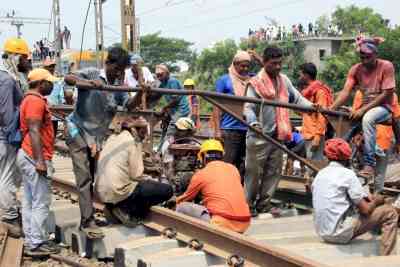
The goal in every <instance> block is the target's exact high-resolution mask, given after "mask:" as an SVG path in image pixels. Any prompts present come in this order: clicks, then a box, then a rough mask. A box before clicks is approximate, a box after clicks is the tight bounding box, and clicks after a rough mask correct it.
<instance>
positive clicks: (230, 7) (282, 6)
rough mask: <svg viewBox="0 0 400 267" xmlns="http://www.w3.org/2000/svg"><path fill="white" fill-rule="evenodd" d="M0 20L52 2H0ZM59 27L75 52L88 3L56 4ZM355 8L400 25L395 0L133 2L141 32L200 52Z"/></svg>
mask: <svg viewBox="0 0 400 267" xmlns="http://www.w3.org/2000/svg"><path fill="white" fill-rule="evenodd" d="M1 1H2V2H3V3H1V5H0V16H5V15H6V13H7V12H9V13H11V11H12V10H15V12H16V15H18V16H23V17H40V18H50V14H51V2H52V1H51V0H35V1H32V0H12V1H6V0H1ZM59 1H60V6H61V25H62V26H64V25H66V26H67V27H68V28H70V30H71V32H72V39H71V43H72V47H73V48H79V47H80V42H81V34H82V27H83V23H84V18H85V13H86V9H87V6H88V3H89V0H59ZM350 4H355V5H357V6H361V7H371V8H373V9H374V10H375V11H377V12H378V13H380V14H382V15H383V16H384V17H385V18H388V19H390V21H391V23H392V24H400V17H399V16H398V10H399V9H400V1H399V0H341V1H338V0H269V1H266V0H248V1H245V0H147V1H144V0H136V5H137V6H136V13H137V16H138V17H139V19H140V33H141V34H142V35H143V34H149V33H155V32H158V31H160V32H161V34H162V35H163V36H167V37H178V38H184V39H186V40H188V41H190V42H193V43H194V46H193V48H195V49H197V50H201V49H203V48H206V47H209V46H211V45H212V44H213V43H215V42H217V41H220V40H223V39H226V38H233V39H235V40H239V39H240V37H244V36H246V35H247V32H248V30H249V28H253V29H255V28H259V27H261V26H265V25H266V24H267V20H266V17H267V18H272V19H275V20H276V21H278V22H279V23H280V24H283V25H286V26H287V27H290V25H293V24H297V23H302V24H303V25H307V24H308V23H309V22H310V21H311V22H314V21H315V20H316V19H317V18H318V17H319V16H321V15H324V14H327V15H328V14H330V13H332V12H333V11H334V9H335V7H337V6H338V5H340V6H348V5H350ZM119 5H120V1H119V0H107V2H106V3H105V4H104V6H103V12H104V41H105V45H106V46H107V45H110V44H113V43H115V42H120V9H119V8H120V7H119ZM94 28H95V25H94V8H93V5H92V6H91V9H90V13H89V17H88V21H87V26H86V33H85V37H84V48H94V46H95V33H94ZM22 33H23V37H24V38H25V39H27V41H28V42H29V43H30V44H31V45H32V44H33V43H34V41H36V40H39V39H41V38H43V37H47V36H48V35H49V33H50V40H51V39H52V38H53V36H52V28H51V27H49V26H48V25H37V24H27V25H25V26H24V27H23V28H22ZM15 35H16V29H15V27H12V26H11V25H9V24H5V23H1V22H0V46H1V44H3V42H4V40H5V39H6V38H7V37H11V36H15Z"/></svg>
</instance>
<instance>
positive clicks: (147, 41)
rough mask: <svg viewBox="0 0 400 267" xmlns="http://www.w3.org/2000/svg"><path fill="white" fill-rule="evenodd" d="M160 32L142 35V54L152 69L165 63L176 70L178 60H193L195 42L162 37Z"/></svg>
mask: <svg viewBox="0 0 400 267" xmlns="http://www.w3.org/2000/svg"><path fill="white" fill-rule="evenodd" d="M160 34H161V33H160V32H157V33H153V34H147V35H143V36H142V37H140V45H141V49H140V50H141V51H140V52H141V55H142V57H143V59H144V61H145V62H146V64H148V65H149V66H150V68H151V69H152V70H154V67H155V65H157V64H160V63H164V64H166V65H168V66H169V67H170V68H171V70H172V71H176V70H177V67H176V66H175V65H174V64H175V63H176V62H178V61H185V62H189V63H191V62H193V60H194V58H195V52H194V51H192V50H191V49H190V47H191V46H192V45H193V43H190V42H188V41H185V40H183V39H178V38H167V37H161V36H160Z"/></svg>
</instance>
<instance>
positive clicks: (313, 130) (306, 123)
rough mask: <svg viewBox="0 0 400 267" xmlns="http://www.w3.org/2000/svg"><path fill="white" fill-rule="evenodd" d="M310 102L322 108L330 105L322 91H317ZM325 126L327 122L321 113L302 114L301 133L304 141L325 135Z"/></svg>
mask: <svg viewBox="0 0 400 267" xmlns="http://www.w3.org/2000/svg"><path fill="white" fill-rule="evenodd" d="M310 101H311V102H313V103H315V104H319V105H320V106H321V107H323V108H328V106H329V105H330V103H329V102H330V101H329V97H328V96H327V95H326V92H325V91H324V90H317V92H316V93H315V96H314V97H312V99H310ZM326 126H327V120H326V118H325V117H324V116H323V115H322V114H321V113H303V125H302V127H301V133H302V134H303V137H304V139H305V140H310V139H313V138H314V136H316V135H321V136H322V135H325V131H326Z"/></svg>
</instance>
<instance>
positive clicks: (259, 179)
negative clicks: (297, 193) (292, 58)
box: [244, 47, 312, 216]
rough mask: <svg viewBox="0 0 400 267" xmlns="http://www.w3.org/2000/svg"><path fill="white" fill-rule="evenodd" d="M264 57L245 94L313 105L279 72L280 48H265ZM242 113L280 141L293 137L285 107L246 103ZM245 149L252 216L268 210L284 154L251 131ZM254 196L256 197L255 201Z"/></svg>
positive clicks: (248, 198) (251, 123) (246, 184)
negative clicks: (261, 66) (261, 65)
mask: <svg viewBox="0 0 400 267" xmlns="http://www.w3.org/2000/svg"><path fill="white" fill-rule="evenodd" d="M263 60H264V67H263V68H262V69H261V71H260V72H259V73H258V74H257V76H255V77H253V78H251V79H250V84H249V86H248V88H247V96H248V97H255V98H259V99H266V100H276V101H281V102H286V103H287V102H290V103H295V104H299V105H302V106H306V107H311V106H312V103H311V102H310V101H308V100H307V99H306V98H305V97H303V96H302V95H301V94H300V93H299V92H298V91H297V90H296V89H295V88H294V87H293V85H292V83H291V81H290V80H289V78H288V77H287V76H286V75H284V74H281V73H280V72H281V69H282V60H283V53H282V50H281V49H280V48H278V47H267V48H266V49H265V50H264V56H263ZM244 116H245V117H246V120H247V123H249V124H250V125H251V126H254V127H259V128H260V129H261V130H262V132H263V133H264V134H266V135H269V136H271V137H273V138H275V139H277V140H279V141H280V142H287V141H290V140H291V139H292V126H291V125H290V119H289V110H288V109H285V108H279V107H272V106H267V105H257V104H251V103H246V104H245V106H244ZM246 149H247V150H246V175H245V179H244V184H245V189H246V195H247V201H248V203H249V205H250V207H251V212H252V215H253V216H256V215H257V213H258V212H260V213H261V212H268V211H269V210H270V209H271V204H270V201H271V198H272V196H273V195H274V193H275V189H276V187H277V186H278V183H279V178H280V175H281V173H280V172H281V169H282V156H283V153H282V150H280V149H278V148H277V147H275V146H274V145H272V144H271V143H269V142H267V141H266V140H265V139H263V138H261V137H259V136H257V134H256V133H255V132H253V131H248V133H247V140H246ZM257 195H259V198H258V200H257V201H256V198H257Z"/></svg>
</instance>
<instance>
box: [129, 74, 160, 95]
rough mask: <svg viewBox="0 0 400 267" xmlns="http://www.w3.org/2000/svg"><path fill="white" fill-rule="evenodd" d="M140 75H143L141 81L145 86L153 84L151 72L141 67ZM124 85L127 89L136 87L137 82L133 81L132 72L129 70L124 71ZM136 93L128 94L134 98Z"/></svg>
mask: <svg viewBox="0 0 400 267" xmlns="http://www.w3.org/2000/svg"><path fill="white" fill-rule="evenodd" d="M142 73H143V79H144V82H145V83H146V84H150V83H153V82H154V77H153V74H151V71H150V70H149V68H147V67H142ZM124 83H125V84H126V85H128V86H129V87H137V86H138V84H139V82H138V81H137V80H136V79H135V76H133V72H132V70H131V68H129V69H126V70H125V82H124ZM135 95H136V92H134V93H130V96H135Z"/></svg>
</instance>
